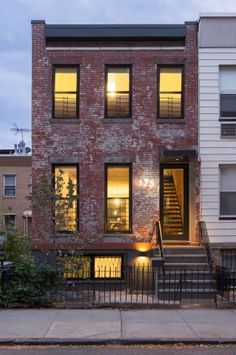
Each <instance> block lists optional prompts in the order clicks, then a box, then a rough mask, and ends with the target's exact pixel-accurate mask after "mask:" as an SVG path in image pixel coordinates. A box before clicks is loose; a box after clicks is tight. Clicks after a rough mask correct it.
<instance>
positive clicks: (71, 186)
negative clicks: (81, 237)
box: [55, 166, 77, 231]
mask: <svg viewBox="0 0 236 355" xmlns="http://www.w3.org/2000/svg"><path fill="white" fill-rule="evenodd" d="M55 188H56V194H57V200H56V203H55V230H56V231H76V230H77V169H76V167H75V166H58V167H56V168H55Z"/></svg>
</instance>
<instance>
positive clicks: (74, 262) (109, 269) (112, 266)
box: [60, 255, 122, 280]
mask: <svg viewBox="0 0 236 355" xmlns="http://www.w3.org/2000/svg"><path fill="white" fill-rule="evenodd" d="M60 263H61V264H62V265H63V268H64V278H65V279H67V280H71V279H73V280H75V279H78V280H84V279H97V280H99V279H121V278H122V256H121V255H117V256H114V255H112V256H108V255H99V256H96V255H89V256H88V255H83V256H81V255H80V256H74V255H73V256H70V255H69V256H68V255H64V256H62V257H60Z"/></svg>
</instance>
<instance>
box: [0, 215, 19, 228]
mask: <svg viewBox="0 0 236 355" xmlns="http://www.w3.org/2000/svg"><path fill="white" fill-rule="evenodd" d="M3 224H4V226H5V227H15V225H16V215H15V214H5V215H3Z"/></svg>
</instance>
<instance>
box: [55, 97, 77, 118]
mask: <svg viewBox="0 0 236 355" xmlns="http://www.w3.org/2000/svg"><path fill="white" fill-rule="evenodd" d="M76 106H77V103H76V94H66V93H64V94H55V102H54V114H55V117H62V118H63V117H66V118H68V117H71V118H75V117H76V114H77V107H76Z"/></svg>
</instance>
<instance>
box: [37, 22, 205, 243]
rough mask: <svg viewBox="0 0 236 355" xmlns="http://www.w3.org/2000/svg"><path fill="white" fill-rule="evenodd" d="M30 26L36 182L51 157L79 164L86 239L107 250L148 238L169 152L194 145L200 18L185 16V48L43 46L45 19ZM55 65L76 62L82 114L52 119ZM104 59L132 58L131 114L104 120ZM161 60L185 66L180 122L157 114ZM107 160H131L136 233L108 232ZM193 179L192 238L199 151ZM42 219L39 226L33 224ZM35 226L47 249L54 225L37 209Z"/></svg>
mask: <svg viewBox="0 0 236 355" xmlns="http://www.w3.org/2000/svg"><path fill="white" fill-rule="evenodd" d="M32 27H33V47H32V63H33V64H32V68H33V69H32V70H33V74H32V75H33V81H32V90H33V108H32V118H33V126H32V127H33V156H32V158H33V181H36V180H37V178H38V177H39V176H40V175H42V174H44V173H45V172H46V173H49V174H50V173H51V165H52V163H61V162H63V163H78V164H79V192H80V193H79V195H80V202H79V229H80V235H81V238H89V237H90V236H92V237H95V239H96V238H98V239H99V243H100V245H99V247H100V248H104V249H110V250H112V249H115V248H118V249H126V248H127V249H132V248H134V249H135V248H136V246H135V243H136V242H150V239H149V237H148V230H149V228H150V226H151V223H152V221H155V220H156V219H158V218H159V201H160V192H159V185H160V182H159V171H160V160H161V159H162V158H163V156H164V151H173V150H184V151H186V150H197V145H198V123H197V117H198V113H197V89H198V88H197V43H196V40H197V37H196V31H197V25H196V24H195V23H186V39H185V48H184V49H181V48H177V49H173V48H169V49H163V50H161V49H157V48H156V49H151V48H150V49H148V50H146V49H143V50H141V49H138V50H127V49H126V50H124V49H123V50H122V49H121V50H107V49H106V50H102V49H97V50H95V49H94V50H87V49H84V50H81V49H80V50H75V49H74V50H72V49H61V50H60V49H58V48H55V49H54V50H52V48H50V49H46V42H45V35H44V31H45V24H44V23H43V22H40V21H39V22H36V21H34V22H33V26H32ZM59 46H60V45H58V47H59ZM99 46H100V44H99ZM112 46H113V47H114V46H115V42H114V43H113V44H112ZM50 47H52V46H51V45H50ZM60 47H61V46H60ZM142 47H144V45H143V43H142ZM54 64H76V65H78V66H79V70H80V82H79V87H80V97H79V119H78V120H59V119H53V118H52V90H53V86H52V85H53V80H52V68H53V65H54ZM106 64H130V65H132V119H127V120H126V119H114V120H112V119H110V120H105V119H104V90H105V88H104V86H105V80H104V78H105V72H104V68H105V65H106ZM160 64H173V65H176V64H181V65H184V73H185V74H184V120H182V121H181V122H179V123H175V122H165V123H162V122H158V120H157V68H158V65H160ZM108 162H116V163H118V162H121V163H122V162H124V163H132V190H133V192H132V229H133V232H132V233H131V234H127V235H124V234H120V235H119V234H115V235H114V236H113V235H106V234H105V233H104V204H105V201H104V194H105V192H104V172H105V169H104V165H105V163H108ZM142 178H151V179H152V180H153V181H154V185H153V186H152V187H151V188H145V187H143V188H141V187H140V179H142ZM189 179H190V181H191V183H190V191H189V194H190V197H189V198H190V205H189V209H190V212H189V213H190V214H189V220H190V224H189V234H190V238H189V239H190V241H191V243H192V244H194V243H197V241H198V232H197V230H198V219H199V166H198V161H197V158H196V157H194V158H190V159H189ZM39 224H40V225H41V228H40V233H39V232H38V228H36V227H37V226H39ZM33 225H34V230H35V232H34V234H33V238H34V246H35V248H43V247H44V248H50V247H51V246H52V239H51V235H50V232H49V231H47V230H45V229H44V228H43V221H42V220H40V218H39V217H37V215H36V214H35V215H33ZM91 248H92V247H91ZM93 248H96V246H93Z"/></svg>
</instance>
